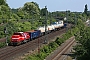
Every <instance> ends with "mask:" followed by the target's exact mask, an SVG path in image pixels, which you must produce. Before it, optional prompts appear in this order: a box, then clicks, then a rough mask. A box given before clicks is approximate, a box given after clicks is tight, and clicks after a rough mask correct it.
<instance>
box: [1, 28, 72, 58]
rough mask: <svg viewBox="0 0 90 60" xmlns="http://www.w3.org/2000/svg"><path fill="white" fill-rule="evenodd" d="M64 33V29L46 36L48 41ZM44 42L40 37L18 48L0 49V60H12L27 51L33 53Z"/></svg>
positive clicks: (43, 38) (43, 37)
mask: <svg viewBox="0 0 90 60" xmlns="http://www.w3.org/2000/svg"><path fill="white" fill-rule="evenodd" d="M69 27H70V26H69ZM65 32H66V28H64V29H61V30H59V31H56V32H52V33H50V34H47V36H48V41H49V40H51V39H54V38H55V36H58V35H61V34H63V33H65ZM44 40H45V36H42V37H40V38H37V39H34V40H33V41H30V42H28V43H26V44H23V45H20V46H7V47H5V48H0V60H14V59H15V58H17V57H18V56H22V55H23V54H24V53H27V52H28V51H34V50H35V49H36V48H38V45H39V46H41V45H42V44H43V42H44ZM38 41H39V43H38Z"/></svg>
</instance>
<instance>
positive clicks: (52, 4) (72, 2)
mask: <svg viewBox="0 0 90 60" xmlns="http://www.w3.org/2000/svg"><path fill="white" fill-rule="evenodd" d="M32 1H33V2H36V3H37V4H39V7H40V9H42V8H44V7H45V6H47V9H48V11H50V12H54V11H66V10H70V11H72V12H83V11H84V8H85V5H86V4H87V6H88V10H89V11H90V0H7V3H8V5H9V6H10V8H19V7H23V5H24V4H25V3H26V2H32Z"/></svg>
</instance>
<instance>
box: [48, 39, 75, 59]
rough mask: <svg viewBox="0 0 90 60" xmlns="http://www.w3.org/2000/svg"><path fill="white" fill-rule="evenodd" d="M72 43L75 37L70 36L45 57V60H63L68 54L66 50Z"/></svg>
mask: <svg viewBox="0 0 90 60" xmlns="http://www.w3.org/2000/svg"><path fill="white" fill-rule="evenodd" d="M74 44H75V39H74V37H72V38H70V39H69V40H68V41H66V42H65V43H64V44H63V46H60V47H59V48H58V49H57V50H55V51H54V52H53V54H51V55H49V56H48V57H46V60H65V57H66V56H67V55H68V51H69V50H70V49H71V48H72V46H73V45H74ZM66 60H67V59H66Z"/></svg>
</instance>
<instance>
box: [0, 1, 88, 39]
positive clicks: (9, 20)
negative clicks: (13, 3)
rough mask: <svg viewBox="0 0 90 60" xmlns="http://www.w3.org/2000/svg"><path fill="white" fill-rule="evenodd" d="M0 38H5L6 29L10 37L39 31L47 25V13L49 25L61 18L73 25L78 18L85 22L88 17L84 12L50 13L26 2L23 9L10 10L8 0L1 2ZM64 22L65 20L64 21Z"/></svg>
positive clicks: (32, 3) (34, 3)
mask: <svg viewBox="0 0 90 60" xmlns="http://www.w3.org/2000/svg"><path fill="white" fill-rule="evenodd" d="M0 3H1V4H0V38H2V37H5V33H4V28H7V34H8V35H9V36H10V35H12V34H13V33H14V32H18V31H28V30H32V29H37V27H40V26H44V25H45V20H46V19H45V18H46V12H47V24H51V23H53V22H55V21H58V20H59V19H57V17H59V18H65V17H66V18H67V20H65V22H68V23H73V24H75V22H76V21H77V18H80V19H82V20H85V18H86V15H85V14H82V12H70V11H69V10H68V11H55V12H49V11H48V9H49V8H47V10H46V8H45V7H44V8H42V9H40V8H39V4H37V3H36V2H26V3H25V4H24V5H23V7H19V8H17V9H14V8H10V7H9V6H8V4H7V3H6V0H0ZM63 20H64V19H63Z"/></svg>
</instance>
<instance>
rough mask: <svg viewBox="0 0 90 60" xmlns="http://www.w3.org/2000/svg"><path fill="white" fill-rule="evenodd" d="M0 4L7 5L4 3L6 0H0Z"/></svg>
mask: <svg viewBox="0 0 90 60" xmlns="http://www.w3.org/2000/svg"><path fill="white" fill-rule="evenodd" d="M0 5H5V6H8V4H7V3H6V0H0Z"/></svg>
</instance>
